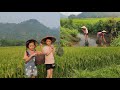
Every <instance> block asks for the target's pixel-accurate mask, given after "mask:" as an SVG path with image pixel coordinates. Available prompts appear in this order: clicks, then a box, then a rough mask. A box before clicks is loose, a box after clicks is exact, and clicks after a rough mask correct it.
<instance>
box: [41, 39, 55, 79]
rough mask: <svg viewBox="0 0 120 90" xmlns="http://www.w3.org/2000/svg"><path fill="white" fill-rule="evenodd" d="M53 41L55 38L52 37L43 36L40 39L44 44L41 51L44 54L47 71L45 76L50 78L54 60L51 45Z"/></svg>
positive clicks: (53, 50) (53, 51) (53, 49)
mask: <svg viewBox="0 0 120 90" xmlns="http://www.w3.org/2000/svg"><path fill="white" fill-rule="evenodd" d="M55 41H56V39H55V38H54V37H45V38H43V39H42V41H41V43H42V44H46V46H44V47H43V48H42V53H44V54H45V65H46V71H47V77H46V78H52V75H53V69H54V68H55V61H54V53H55V48H54V46H53V45H52V44H53V43H54V42H55Z"/></svg>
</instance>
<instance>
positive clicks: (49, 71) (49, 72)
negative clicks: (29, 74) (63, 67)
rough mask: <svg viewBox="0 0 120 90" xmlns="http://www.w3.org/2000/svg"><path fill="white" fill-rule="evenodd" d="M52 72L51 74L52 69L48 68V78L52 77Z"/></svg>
mask: <svg viewBox="0 0 120 90" xmlns="http://www.w3.org/2000/svg"><path fill="white" fill-rule="evenodd" d="M50 74H51V70H50V69H48V70H47V77H46V78H50Z"/></svg>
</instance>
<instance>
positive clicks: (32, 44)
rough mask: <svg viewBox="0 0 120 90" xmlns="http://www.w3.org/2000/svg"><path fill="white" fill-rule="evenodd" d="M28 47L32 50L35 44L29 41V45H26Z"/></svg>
mask: <svg viewBox="0 0 120 90" xmlns="http://www.w3.org/2000/svg"><path fill="white" fill-rule="evenodd" d="M28 47H29V49H30V50H32V51H33V50H34V49H35V44H34V43H33V42H32V43H29V46H28Z"/></svg>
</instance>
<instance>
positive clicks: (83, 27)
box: [81, 26, 88, 42]
mask: <svg viewBox="0 0 120 90" xmlns="http://www.w3.org/2000/svg"><path fill="white" fill-rule="evenodd" d="M81 28H82V31H83V33H84V36H85V42H88V29H87V28H86V27H85V26H82V27H81Z"/></svg>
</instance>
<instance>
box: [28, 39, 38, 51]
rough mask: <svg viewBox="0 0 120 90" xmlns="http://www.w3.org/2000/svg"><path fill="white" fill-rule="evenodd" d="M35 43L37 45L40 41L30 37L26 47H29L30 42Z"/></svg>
mask: <svg viewBox="0 0 120 90" xmlns="http://www.w3.org/2000/svg"><path fill="white" fill-rule="evenodd" d="M30 43H34V45H35V46H37V44H38V42H37V41H36V40H34V39H30V40H28V41H27V42H26V49H27V48H29V44H30Z"/></svg>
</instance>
